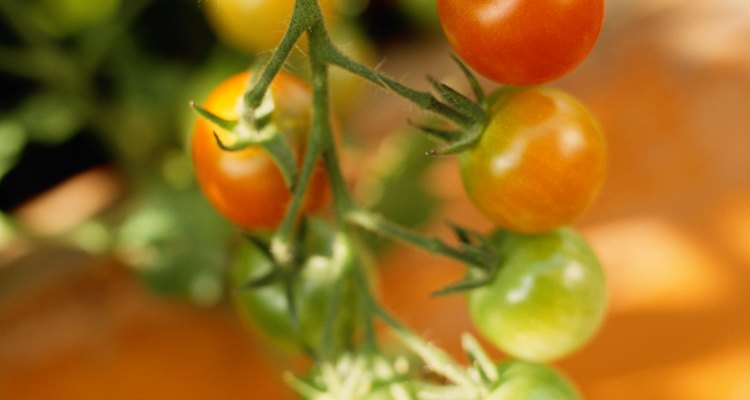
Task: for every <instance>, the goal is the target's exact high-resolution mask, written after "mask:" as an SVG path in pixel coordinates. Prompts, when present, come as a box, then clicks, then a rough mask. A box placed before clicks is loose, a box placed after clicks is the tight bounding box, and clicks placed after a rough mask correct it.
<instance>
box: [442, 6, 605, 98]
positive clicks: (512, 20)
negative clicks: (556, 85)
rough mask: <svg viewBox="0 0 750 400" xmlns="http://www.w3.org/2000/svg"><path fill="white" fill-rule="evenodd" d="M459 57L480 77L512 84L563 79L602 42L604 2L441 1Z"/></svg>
mask: <svg viewBox="0 0 750 400" xmlns="http://www.w3.org/2000/svg"><path fill="white" fill-rule="evenodd" d="M437 8H438V13H439V15H440V22H441V23H442V25H443V31H444V32H445V35H446V37H447V38H448V41H449V42H450V43H451V45H452V46H453V48H454V49H456V52H457V53H458V54H459V55H460V56H461V58H463V59H464V60H466V62H467V63H468V64H469V65H470V66H471V67H473V68H474V69H475V70H476V71H477V72H479V73H480V74H482V75H484V76H485V77H487V78H489V79H492V80H494V81H496V82H500V83H505V84H508V85H519V86H520V85H524V86H528V85H538V84H540V83H544V82H548V81H550V80H553V79H556V78H559V77H560V76H562V75H564V74H566V73H567V72H569V71H570V70H572V69H573V68H575V67H576V66H577V65H578V64H579V63H580V62H581V61H583V59H584V58H585V57H586V55H588V53H589V52H590V51H591V49H592V48H593V47H594V43H596V39H597V38H598V37H599V31H600V30H601V27H602V20H603V19H604V0H437Z"/></svg>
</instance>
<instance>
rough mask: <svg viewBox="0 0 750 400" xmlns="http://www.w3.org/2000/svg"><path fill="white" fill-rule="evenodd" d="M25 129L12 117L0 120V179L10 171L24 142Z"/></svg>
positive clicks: (25, 139)
mask: <svg viewBox="0 0 750 400" xmlns="http://www.w3.org/2000/svg"><path fill="white" fill-rule="evenodd" d="M26 141H27V137H26V131H25V130H24V129H23V126H21V124H20V123H18V122H17V121H14V120H12V119H8V120H4V121H0V179H2V178H3V176H4V175H5V173H6V172H8V171H10V169H11V168H13V166H14V165H15V163H16V161H17V160H18V157H19V155H20V154H21V151H22V150H23V147H24V145H25V144H26Z"/></svg>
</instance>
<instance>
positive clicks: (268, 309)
mask: <svg viewBox="0 0 750 400" xmlns="http://www.w3.org/2000/svg"><path fill="white" fill-rule="evenodd" d="M307 230H308V232H307V235H306V238H305V240H304V248H303V251H304V253H305V254H307V257H306V259H305V262H304V265H303V266H302V268H301V272H300V274H299V275H298V276H297V277H296V280H295V284H294V285H293V289H292V290H293V293H294V296H293V297H294V299H295V301H296V306H297V315H298V318H299V330H297V331H295V329H293V327H292V324H291V320H290V314H289V304H288V302H287V297H286V294H285V288H284V285H283V283H281V282H275V283H272V284H270V285H268V286H263V287H260V288H253V289H247V288H242V286H243V285H245V284H246V283H248V282H250V281H253V280H256V279H258V278H260V277H263V276H265V275H266V274H268V273H269V272H270V271H271V270H272V268H273V265H272V264H271V261H270V260H269V258H268V257H267V256H266V255H265V254H264V253H263V252H262V251H261V250H260V249H259V248H258V247H257V246H256V245H255V244H252V243H249V242H247V243H243V245H242V246H241V247H240V249H239V252H238V253H237V254H236V257H235V260H234V263H233V267H232V272H231V284H232V289H233V291H234V302H235V308H236V310H237V313H238V314H239V316H240V319H241V320H242V321H243V322H244V323H245V324H246V326H247V327H248V328H249V329H250V330H253V331H256V332H258V331H260V333H261V334H262V335H263V336H265V337H267V338H268V339H269V340H270V341H271V342H274V343H276V344H278V345H279V346H280V347H282V348H293V347H294V346H295V345H297V346H302V347H305V348H313V349H318V348H320V346H321V343H323V342H322V340H323V335H324V333H325V324H326V315H327V313H328V310H329V306H330V303H331V301H332V300H333V298H334V291H335V288H336V286H337V285H338V282H339V281H341V284H340V286H339V289H338V290H339V293H340V295H339V296H340V297H339V298H338V299H337V302H336V305H337V312H336V317H335V318H334V325H333V330H332V332H333V338H332V340H333V345H334V346H335V348H336V349H341V348H343V347H344V346H345V345H346V344H347V343H348V340H349V338H350V334H351V333H352V332H353V330H354V327H355V321H356V320H357V312H356V310H357V308H356V307H357V299H356V294H355V289H354V282H353V278H352V268H355V264H354V263H355V262H356V256H355V255H354V254H353V253H352V245H351V243H350V242H349V241H348V240H347V239H346V238H345V237H344V236H343V235H342V234H340V233H338V232H336V231H335V230H334V229H333V228H332V227H331V226H330V225H328V224H327V223H326V222H325V221H323V220H319V219H309V220H308V225H307Z"/></svg>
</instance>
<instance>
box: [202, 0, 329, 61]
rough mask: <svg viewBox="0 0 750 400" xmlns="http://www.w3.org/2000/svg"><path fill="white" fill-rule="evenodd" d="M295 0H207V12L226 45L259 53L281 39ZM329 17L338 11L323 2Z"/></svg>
mask: <svg viewBox="0 0 750 400" xmlns="http://www.w3.org/2000/svg"><path fill="white" fill-rule="evenodd" d="M294 3H295V0H206V1H205V2H204V4H205V12H206V16H207V17H208V21H209V23H210V24H211V26H212V27H213V28H214V31H215V32H216V34H217V36H219V38H220V39H221V40H222V41H223V42H224V43H226V44H228V45H230V46H232V47H234V48H237V49H239V50H242V51H245V52H247V53H248V54H256V53H260V52H264V51H269V50H273V49H274V48H276V46H278V44H279V43H280V42H281V39H282V38H283V37H284V33H285V32H286V30H287V26H288V24H289V21H290V20H291V18H292V11H293V10H294ZM319 4H320V7H321V11H322V12H323V16H324V18H326V20H327V21H328V20H331V19H332V18H333V17H334V15H335V12H334V10H333V6H332V4H331V1H329V0H321V1H320V3H319Z"/></svg>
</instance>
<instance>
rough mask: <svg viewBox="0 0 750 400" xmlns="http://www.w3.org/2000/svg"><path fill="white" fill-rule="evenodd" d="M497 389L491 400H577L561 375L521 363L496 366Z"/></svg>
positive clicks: (508, 362) (574, 390) (577, 397)
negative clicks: (498, 376)
mask: <svg viewBox="0 0 750 400" xmlns="http://www.w3.org/2000/svg"><path fill="white" fill-rule="evenodd" d="M497 369H498V373H499V375H500V385H499V386H498V387H497V388H496V389H495V390H493V391H492V393H491V394H490V396H489V398H491V399H493V400H579V399H580V398H581V397H580V396H579V395H578V393H577V391H576V389H575V387H573V385H572V384H571V383H570V382H569V381H568V380H567V379H566V378H565V377H564V376H562V375H561V374H559V373H558V372H557V371H555V370H554V369H552V368H549V367H547V366H544V365H542V364H537V363H531V362H526V361H520V360H511V361H505V362H503V363H501V364H500V365H498V367H497Z"/></svg>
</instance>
